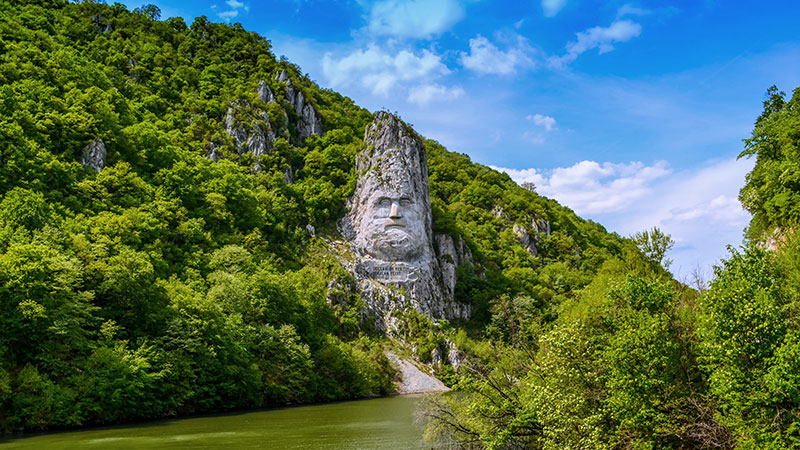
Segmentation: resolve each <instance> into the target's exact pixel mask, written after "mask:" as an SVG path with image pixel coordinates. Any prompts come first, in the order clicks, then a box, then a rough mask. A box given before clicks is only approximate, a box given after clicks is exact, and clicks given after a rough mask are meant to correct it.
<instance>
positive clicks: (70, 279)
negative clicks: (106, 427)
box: [0, 1, 392, 430]
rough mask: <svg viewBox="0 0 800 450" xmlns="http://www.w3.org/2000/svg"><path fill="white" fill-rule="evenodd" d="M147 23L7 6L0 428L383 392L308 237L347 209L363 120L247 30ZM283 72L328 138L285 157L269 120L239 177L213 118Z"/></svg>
mask: <svg viewBox="0 0 800 450" xmlns="http://www.w3.org/2000/svg"><path fill="white" fill-rule="evenodd" d="M157 12H158V11H157V8H155V9H153V8H141V9H138V10H136V11H134V12H129V11H127V10H126V9H125V8H124V7H123V6H120V5H118V4H115V5H113V6H109V5H105V4H100V3H93V2H83V3H78V4H68V3H67V2H61V1H52V2H27V1H26V2H16V1H14V2H8V1H3V2H0V111H1V112H0V133H2V137H0V164H2V170H0V193H1V194H0V198H1V199H2V200H1V201H0V204H1V205H2V207H1V208H0V210H2V213H0V267H2V269H0V299H1V301H2V303H0V429H5V430H13V429H20V428H31V427H45V426H53V425H57V426H70V425H79V424H86V423H92V422H111V421H119V420H127V419H133V418H145V417H158V416H163V415H172V414H180V413H189V412H195V411H208V410H218V409H229V408H242V407H257V406H261V405H266V404H271V403H285V402H287V401H292V402H303V401H312V400H331V399H340V398H353V397H360V396H364V395H369V394H380V393H385V392H388V391H389V390H390V389H391V379H392V371H391V369H390V368H389V365H388V362H387V360H386V357H385V356H384V355H383V350H382V345H381V343H380V342H379V341H378V340H376V339H375V338H372V337H368V336H367V335H364V334H362V335H361V336H359V333H358V324H357V323H355V324H354V323H353V319H352V316H353V314H352V312H348V311H339V312H338V313H334V311H332V310H331V309H330V308H329V307H328V305H327V303H326V301H325V296H326V294H327V283H328V281H329V279H331V278H333V277H334V276H339V277H342V276H344V275H341V274H338V272H336V271H337V270H339V271H341V267H338V266H335V265H331V264H330V263H327V262H325V261H324V259H323V258H320V257H319V256H318V255H319V253H320V249H319V248H318V247H314V246H309V243H310V242H312V240H311V239H310V236H309V235H308V233H307V232H305V231H303V227H304V226H305V225H307V224H311V225H315V226H317V227H320V228H324V227H326V226H328V227H330V226H331V224H332V221H331V217H336V215H337V214H341V212H342V211H343V207H344V200H345V198H346V197H347V195H348V194H349V192H350V191H351V190H352V184H353V181H354V177H353V174H352V169H351V166H352V160H353V158H354V155H355V152H356V151H357V149H358V148H359V145H360V142H361V136H360V134H361V132H362V130H363V128H364V126H365V124H366V123H367V122H368V121H369V120H370V118H371V115H370V114H369V113H368V112H367V111H365V110H363V109H360V108H358V107H356V106H355V105H353V103H352V102H351V101H350V100H348V99H346V98H343V97H341V96H340V95H338V94H336V93H333V92H331V91H325V90H321V89H319V88H318V87H317V86H316V85H314V84H313V83H312V82H311V81H309V80H308V79H307V78H306V77H303V76H301V75H300V73H299V69H298V68H297V67H294V66H292V65H291V64H289V63H287V62H285V61H276V59H275V57H274V56H273V55H272V53H271V52H270V45H269V42H268V41H266V40H264V39H263V38H261V37H259V36H257V35H255V34H253V33H249V32H246V31H244V30H243V29H242V28H241V27H240V26H228V25H222V24H215V23H210V22H208V21H207V20H206V19H205V18H199V19H197V20H196V21H195V22H194V23H193V24H192V25H191V27H188V26H186V24H184V22H183V20H181V19H169V20H165V21H158V20H155V19H156V18H157V16H158V14H157ZM279 67H283V68H286V69H287V70H288V71H289V73H290V77H291V78H292V80H293V82H294V84H295V86H296V87H298V89H301V90H303V92H305V93H306V98H307V99H309V100H308V101H310V102H312V103H313V104H314V105H315V106H316V108H317V109H318V110H319V112H320V114H321V115H322V117H323V120H324V122H325V125H326V127H327V128H328V129H329V130H331V131H330V132H329V133H327V134H326V135H325V137H324V138H320V137H313V138H311V139H308V140H307V141H305V142H300V141H299V140H298V139H297V138H296V136H295V134H294V131H293V125H292V123H293V121H294V120H296V119H295V116H293V115H292V114H294V112H293V110H292V108H291V107H288V106H287V104H286V103H282V106H281V107H279V106H278V105H277V104H274V105H270V107H272V108H273V109H275V108H278V111H272V110H271V111H270V112H271V113H274V114H273V115H274V116H276V117H277V119H275V120H276V121H278V120H280V119H281V118H282V117H283V114H282V113H281V112H280V110H281V109H283V110H285V111H288V117H289V123H288V124H284V125H288V126H286V127H284V128H283V129H286V130H287V131H286V132H285V133H284V134H282V135H281V136H280V137H279V138H278V140H277V141H276V143H275V150H274V152H273V153H271V154H269V155H266V156H265V157H264V158H263V160H262V167H263V170H262V171H261V172H260V173H258V174H253V173H252V170H251V167H252V163H253V162H252V160H248V158H246V157H239V155H238V154H237V152H236V151H235V150H234V148H233V143H232V141H231V138H230V137H229V136H228V135H227V134H226V133H225V131H224V129H223V126H224V124H223V121H222V117H223V114H224V113H225V110H226V108H227V105H228V104H229V103H230V102H232V101H233V100H239V99H246V100H248V101H249V102H251V103H253V104H255V103H256V102H258V101H259V100H257V98H256V95H255V87H256V86H257V85H258V83H259V81H260V80H266V81H267V82H269V83H272V82H273V73H274V72H275V71H276V70H277V69H278V68H279ZM273 90H274V92H276V95H278V97H279V99H281V98H282V96H283V90H282V89H276V88H274V87H273ZM270 120H272V117H271V119H270ZM273 125H274V127H275V129H281V128H280V124H278V123H276V124H273ZM96 138H101V139H102V140H103V142H104V143H105V145H106V147H107V149H108V164H107V166H106V167H105V168H104V169H103V170H102V171H101V172H100V173H99V174H94V172H93V171H91V170H89V169H86V168H84V167H83V166H81V165H80V164H79V163H78V161H79V159H80V155H81V152H82V151H83V149H84V148H85V147H86V145H87V143H88V142H90V141H91V140H93V139H96ZM212 143H213V144H216V145H218V146H220V148H221V150H220V152H221V154H222V160H221V161H220V162H219V163H217V164H214V163H212V162H211V161H209V160H208V159H207V158H206V157H205V155H206V153H207V151H208V148H209V146H210V145H212ZM287 171H292V172H293V174H294V183H292V184H287V183H286V181H285V172H287ZM350 295H353V296H355V294H352V293H351V294H350ZM351 303H352V304H354V305H356V304H357V302H356V301H353V302H351ZM348 314H349V315H348Z"/></svg>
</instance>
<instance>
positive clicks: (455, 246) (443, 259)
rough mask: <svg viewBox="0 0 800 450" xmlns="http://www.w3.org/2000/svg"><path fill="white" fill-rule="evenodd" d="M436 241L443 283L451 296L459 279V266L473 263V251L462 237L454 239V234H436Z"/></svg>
mask: <svg viewBox="0 0 800 450" xmlns="http://www.w3.org/2000/svg"><path fill="white" fill-rule="evenodd" d="M434 240H435V242H436V249H437V250H438V252H437V255H438V259H439V266H440V267H441V270H442V272H441V273H442V285H443V286H444V288H445V290H446V293H447V294H448V296H449V297H453V295H454V294H455V291H456V282H457V281H458V266H460V265H462V264H465V263H468V264H472V263H473V260H472V252H471V251H470V250H469V247H467V246H466V244H465V243H464V240H463V239H461V238H460V237H459V238H458V239H453V237H452V236H450V235H448V234H444V233H436V234H435V235H434Z"/></svg>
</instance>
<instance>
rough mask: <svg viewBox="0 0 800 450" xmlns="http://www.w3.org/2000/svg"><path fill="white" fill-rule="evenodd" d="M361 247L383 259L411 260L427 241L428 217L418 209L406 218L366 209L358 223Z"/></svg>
mask: <svg viewBox="0 0 800 450" xmlns="http://www.w3.org/2000/svg"><path fill="white" fill-rule="evenodd" d="M356 225H357V227H356V228H357V233H358V234H357V237H356V243H357V245H358V247H359V248H360V249H361V250H362V251H364V252H365V253H367V254H368V255H370V256H372V257H374V258H377V259H381V260H383V261H411V260H413V259H415V258H416V257H417V256H419V255H420V254H421V253H422V251H423V249H424V248H425V245H427V244H428V239H427V234H426V233H425V221H424V219H422V218H421V217H419V214H418V212H416V211H415V213H411V214H408V217H407V218H405V217H404V218H400V219H391V218H387V217H375V215H374V214H373V211H371V210H370V211H367V212H366V213H365V214H363V215H362V216H361V217H360V218H359V220H358V221H357V223H356Z"/></svg>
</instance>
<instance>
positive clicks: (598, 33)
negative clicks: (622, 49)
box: [550, 20, 642, 66]
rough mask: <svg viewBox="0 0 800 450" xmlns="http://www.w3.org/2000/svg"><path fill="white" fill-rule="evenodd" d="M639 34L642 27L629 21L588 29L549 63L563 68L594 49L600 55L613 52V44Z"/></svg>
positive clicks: (618, 21) (578, 34)
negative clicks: (562, 53)
mask: <svg viewBox="0 0 800 450" xmlns="http://www.w3.org/2000/svg"><path fill="white" fill-rule="evenodd" d="M641 33H642V26H641V25H639V24H638V23H636V22H632V21H630V20H616V21H614V22H613V23H612V24H611V25H609V26H607V27H594V28H589V29H588V30H586V31H581V32H579V33H577V34H576V40H574V41H571V42H569V43H567V48H566V50H567V52H566V53H565V54H564V55H562V56H557V57H553V58H551V59H550V63H551V64H552V65H554V66H563V65H564V64H568V63H571V62H572V61H575V60H576V59H577V58H578V56H580V55H581V54H583V53H586V52H587V51H589V50H593V49H595V48H596V49H598V53H599V54H601V55H602V54H603V53H608V52H610V51H612V50H614V44H617V43H620V42H627V41H629V40H631V39H633V38H635V37H637V36H639V35H640V34H641Z"/></svg>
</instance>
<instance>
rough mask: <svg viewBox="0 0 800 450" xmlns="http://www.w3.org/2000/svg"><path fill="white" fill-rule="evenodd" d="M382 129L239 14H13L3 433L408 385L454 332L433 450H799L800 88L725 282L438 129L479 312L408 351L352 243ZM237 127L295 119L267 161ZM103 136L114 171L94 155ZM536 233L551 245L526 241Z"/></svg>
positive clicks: (750, 200)
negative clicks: (296, 98)
mask: <svg viewBox="0 0 800 450" xmlns="http://www.w3.org/2000/svg"><path fill="white" fill-rule="evenodd" d="M282 71H285V72H286V74H287V75H288V78H289V80H290V82H291V84H292V85H293V86H294V88H295V89H296V90H297V91H299V92H301V93H302V94H303V97H304V98H305V101H306V102H307V103H308V104H310V105H312V106H313V108H314V109H315V110H316V111H317V112H318V113H319V115H320V117H321V121H322V127H323V129H324V131H325V132H324V134H323V135H322V136H320V135H310V136H305V135H304V133H303V132H301V126H300V124H301V121H302V118H301V117H299V116H298V113H297V112H296V111H295V109H294V108H293V107H292V105H291V102H290V99H288V98H286V95H285V91H284V89H283V88H282V85H281V84H280V82H279V81H278V80H277V75H278V74H279V73H280V72H282ZM262 86H267V87H268V88H269V89H270V90H271V92H272V93H274V95H275V97H276V98H275V101H272V102H265V101H264V99H263V97H262V96H261V95H260V93H259V91H260V89H261V88H262ZM372 119H373V114H372V113H370V112H369V111H367V110H365V109H363V108H360V107H359V106H357V105H355V104H354V103H353V101H352V100H350V99H349V98H347V97H344V96H342V95H340V94H338V93H336V92H334V91H331V90H328V89H322V88H320V87H319V86H318V85H317V84H316V83H315V82H314V81H312V80H311V79H310V78H309V76H308V75H306V74H303V72H302V69H301V68H300V67H298V66H296V65H294V64H292V63H291V62H290V61H288V60H287V59H285V58H276V56H275V55H274V54H273V52H272V50H271V46H270V42H269V41H268V40H267V39H266V38H264V37H262V36H259V35H258V34H255V33H252V32H249V31H247V30H245V29H243V28H242V27H241V25H239V24H233V25H228V24H221V23H214V22H212V21H209V20H208V19H207V18H205V17H199V18H197V19H195V20H194V22H193V23H191V24H187V23H186V22H185V21H184V20H183V19H181V18H166V19H162V17H161V14H160V11H159V9H158V8H157V7H155V6H153V5H149V6H143V7H140V8H137V9H135V10H128V9H127V8H126V7H125V6H123V5H120V4H112V5H109V4H106V3H100V2H94V1H82V2H68V1H66V0H33V1H22V0H0V432H19V431H34V430H44V429H46V430H53V429H60V428H71V427H80V426H87V425H95V424H111V423H120V422H127V421H134V420H143V419H154V418H161V417H174V416H181V415H188V414H195V413H203V412H217V411H229V410H239V409H252V408H260V407H266V406H272V405H285V404H301V403H310V402H319V401H332V400H341V399H354V398H364V397H369V396H375V395H386V394H388V393H390V392H391V391H392V389H393V382H394V381H395V380H396V378H397V374H396V373H395V370H394V369H393V368H392V366H391V365H390V363H389V360H388V359H387V357H386V354H385V351H386V350H387V349H399V350H400V351H404V352H410V356H412V357H414V358H415V359H417V360H419V361H421V362H423V363H431V362H432V361H431V360H432V356H431V355H432V352H433V351H434V350H437V349H444V346H445V343H446V342H453V343H455V345H456V346H457V347H458V349H459V350H460V352H462V353H463V354H464V357H465V359H464V364H462V365H461V366H460V367H459V368H458V370H456V368H454V367H452V366H451V365H449V364H448V365H445V366H442V365H439V366H436V367H434V369H435V372H436V374H437V375H438V376H439V377H440V378H441V379H442V380H444V381H445V382H446V383H448V384H449V385H451V386H452V387H453V388H454V389H455V390H456V391H458V393H457V395H446V396H432V397H430V398H429V399H428V400H427V402H426V405H425V408H424V411H423V415H424V416H425V417H426V418H427V430H426V437H427V438H428V439H430V441H431V442H437V441H446V442H450V443H451V444H454V445H458V446H462V447H464V448H492V449H503V448H548V449H561V448H606V447H608V448H637V449H638V448H642V449H645V448H737V447H741V448H788V447H792V446H796V445H800V408H798V403H799V402H800V322H798V320H799V319H800V303H799V302H798V300H800V237H798V238H796V237H795V235H794V234H793V227H794V223H796V221H797V220H798V217H797V211H800V201H798V200H800V198H798V195H799V194H798V193H800V185H799V184H798V180H799V179H800V171H799V170H797V167H796V166H797V164H798V161H800V155H798V152H800V90H797V91H795V92H794V95H793V96H791V97H787V95H786V94H784V93H783V92H780V91H779V90H778V89H777V88H774V87H773V88H771V89H769V90H768V92H767V100H766V101H765V103H764V112H763V114H762V115H761V116H760V117H759V118H758V119H757V120H756V123H755V128H754V130H753V134H752V136H751V137H750V138H748V139H746V140H745V141H744V150H743V151H742V152H741V155H740V157H755V158H756V166H755V169H754V170H753V171H752V172H751V173H750V174H749V175H748V177H747V180H744V183H745V184H744V187H743V188H742V190H741V195H740V200H741V202H742V205H743V206H744V207H745V208H746V209H747V210H748V211H749V212H750V213H751V214H752V215H753V220H752V222H751V224H750V226H749V228H748V230H747V231H746V234H745V245H744V246H743V247H741V248H734V247H731V248H730V256H729V257H728V258H727V259H726V260H725V261H723V262H722V263H721V265H720V266H719V267H717V268H716V269H715V276H714V279H713V280H712V281H711V282H710V283H709V284H708V285H706V284H705V283H702V282H698V283H696V285H694V286H688V285H686V284H684V283H680V282H678V281H676V280H674V279H673V277H672V275H671V274H670V272H669V271H668V269H669V259H668V256H667V255H668V254H667V252H668V250H669V249H670V248H671V246H672V244H673V242H672V240H671V239H670V237H669V236H667V235H665V234H663V233H662V232H661V231H660V230H659V229H657V228H653V229H650V230H643V231H642V232H640V233H637V234H636V235H634V236H631V237H622V236H619V235H617V234H612V233H608V232H607V231H606V230H605V229H604V228H603V227H602V226H601V225H599V224H597V223H594V222H592V221H588V220H584V219H582V218H580V217H578V216H577V215H575V214H574V213H573V212H572V211H571V210H569V209H568V208H565V207H563V206H561V205H559V204H558V203H557V202H555V201H553V200H550V199H547V198H545V197H542V196H540V195H538V194H537V193H536V192H535V187H533V186H526V187H522V186H518V185H517V184H516V183H514V182H513V181H512V180H511V178H509V177H508V176H507V175H505V174H502V173H499V172H497V171H495V170H492V169H490V168H488V167H486V166H482V165H480V164H476V163H474V162H472V161H471V160H470V159H469V157H468V156H466V155H462V154H458V153H454V152H450V151H448V150H447V149H445V148H444V147H443V146H442V145H440V144H439V143H437V142H435V141H432V140H427V139H426V140H424V146H425V149H426V151H427V156H428V165H429V167H428V170H429V174H430V175H429V181H430V196H431V205H432V210H433V219H434V224H433V226H434V229H435V230H436V231H437V232H440V233H446V234H449V235H450V236H452V237H454V238H460V239H462V240H463V242H465V244H466V246H467V247H468V248H469V250H470V252H471V253H472V255H473V259H474V264H467V265H462V266H459V268H458V284H457V285H456V293H455V295H456V299H457V300H458V301H460V302H463V303H467V304H469V305H471V308H472V311H473V313H472V316H471V319H470V320H469V321H452V322H447V321H440V322H438V323H434V321H431V320H430V319H429V318H426V317H424V316H422V315H420V314H413V313H411V312H410V313H409V314H408V317H406V320H405V321H404V326H403V327H402V328H401V329H400V330H399V331H398V334H397V335H396V336H392V337H387V336H386V335H385V334H384V333H382V332H379V331H378V330H375V329H373V328H372V326H371V325H370V324H371V321H370V320H368V318H365V317H363V314H362V313H361V306H362V303H361V299H360V297H359V293H358V292H357V291H356V290H355V289H353V288H351V287H349V286H352V283H346V282H344V283H342V282H341V281H342V280H345V281H346V280H347V279H348V277H349V276H350V275H349V273H348V272H347V271H346V270H345V269H344V268H343V266H342V265H341V264H340V263H339V262H338V261H337V260H336V258H333V257H331V250H330V247H329V245H328V243H327V242H328V240H329V239H330V238H338V237H339V236H338V233H339V232H338V230H337V223H338V221H339V220H340V219H341V218H342V217H343V215H344V214H345V212H346V201H347V199H348V198H349V197H350V195H351V194H352V193H353V191H354V189H355V183H356V180H357V177H358V174H357V173H356V170H355V156H356V154H357V153H358V152H359V150H360V149H361V148H362V146H363V135H364V129H365V127H366V126H367V125H368V124H369V123H370V122H371V121H372ZM232 120H233V121H238V123H241V124H243V125H242V126H243V127H244V128H245V131H247V132H250V131H252V129H254V128H256V127H258V128H259V129H269V130H273V131H274V132H275V136H276V139H275V141H274V143H273V145H272V148H271V149H270V151H269V152H266V153H264V154H261V155H253V154H251V153H248V152H242V151H241V149H240V145H239V143H238V142H237V140H236V139H235V138H234V137H233V136H231V134H230V133H229V132H228V131H226V122H230V121H232ZM98 142H100V143H102V145H103V147H104V149H105V151H106V152H107V159H106V161H105V163H104V166H103V167H102V170H99V171H98V170H95V169H94V168H92V167H87V165H85V164H82V158H84V156H85V153H86V150H87V148H88V147H90V146H92V145H95V144H96V143H98ZM212 154H213V155H215V156H214V158H212V157H210V155H212ZM536 220H546V221H547V222H549V224H550V228H551V232H549V233H541V234H540V235H538V236H536V238H537V241H536V242H537V244H536V248H537V252H536V255H534V254H532V253H531V252H530V251H529V249H527V248H526V247H525V245H523V243H522V242H520V239H519V236H518V234H517V233H516V232H515V231H514V229H513V226H514V225H515V224H518V223H527V224H531V223H533V222H535V221H536ZM528 231H531V232H534V233H535V232H536V226H534V225H532V226H531V229H530V230H528ZM769 239H771V241H772V242H773V245H772V247H774V249H773V250H767V249H765V245H764V244H763V243H764V242H766V241H767V240H769ZM732 244H733V243H732ZM332 290H337V291H336V292H333V293H332V292H331V291H332ZM332 294H333V295H336V296H338V297H343V298H345V299H347V301H344V302H341V303H340V304H336V305H332V304H331V303H330V302H329V297H330V296H331V295H332Z"/></svg>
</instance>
